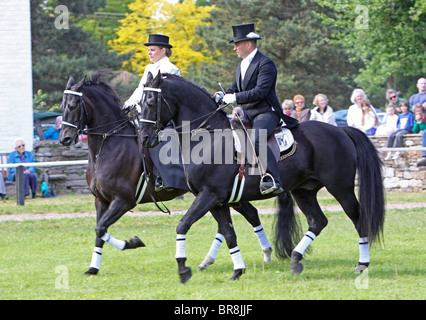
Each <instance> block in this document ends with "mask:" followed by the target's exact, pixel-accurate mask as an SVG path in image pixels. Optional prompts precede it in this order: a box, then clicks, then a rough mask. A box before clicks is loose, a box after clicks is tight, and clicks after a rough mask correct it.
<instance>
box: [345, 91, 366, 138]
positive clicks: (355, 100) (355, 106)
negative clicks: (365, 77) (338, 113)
mask: <svg viewBox="0 0 426 320" xmlns="http://www.w3.org/2000/svg"><path fill="white" fill-rule="evenodd" d="M364 98H367V95H366V94H365V92H364V90H362V89H354V91H352V95H351V102H352V105H351V106H350V107H349V109H348V115H347V116H346V121H347V123H348V126H350V127H355V128H357V129H360V130H362V109H361V102H362V100H363V99H364Z"/></svg>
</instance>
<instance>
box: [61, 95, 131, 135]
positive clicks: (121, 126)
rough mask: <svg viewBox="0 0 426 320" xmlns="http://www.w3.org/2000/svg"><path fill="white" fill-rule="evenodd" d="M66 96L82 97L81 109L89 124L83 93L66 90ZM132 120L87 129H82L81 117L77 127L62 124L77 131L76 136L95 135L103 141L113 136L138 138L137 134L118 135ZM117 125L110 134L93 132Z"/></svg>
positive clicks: (67, 123)
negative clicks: (81, 134)
mask: <svg viewBox="0 0 426 320" xmlns="http://www.w3.org/2000/svg"><path fill="white" fill-rule="evenodd" d="M64 94H72V95H75V96H79V97H80V107H81V108H82V110H83V111H84V114H85V115H86V122H87V118H88V113H87V107H86V103H85V102H84V99H83V93H82V92H78V91H73V90H64ZM130 120H133V119H131V118H128V119H122V120H117V121H114V122H110V123H107V124H103V125H101V126H98V127H93V128H85V129H82V126H83V117H81V119H80V124H79V125H75V124H72V123H70V122H66V121H62V124H64V125H66V126H69V127H72V128H75V129H77V134H76V135H77V136H78V135H79V134H80V133H83V134H88V135H94V136H102V137H103V139H104V140H105V139H107V138H108V137H110V136H112V135H116V136H118V137H131V138H133V137H137V135H135V134H133V135H129V134H117V132H118V131H120V130H121V129H124V127H125V126H126V125H127V122H129V121H130ZM116 123H118V125H117V126H116V127H114V128H113V129H112V130H110V131H108V132H105V133H98V132H92V131H93V130H97V129H100V128H103V127H107V126H110V125H112V124H116Z"/></svg>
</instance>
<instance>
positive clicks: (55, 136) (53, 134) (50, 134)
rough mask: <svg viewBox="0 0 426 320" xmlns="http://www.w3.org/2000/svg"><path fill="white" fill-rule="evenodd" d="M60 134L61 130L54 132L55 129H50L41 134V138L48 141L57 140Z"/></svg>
mask: <svg viewBox="0 0 426 320" xmlns="http://www.w3.org/2000/svg"><path fill="white" fill-rule="evenodd" d="M60 134H61V129H58V130H56V129H55V127H51V128H49V129H47V130H46V131H45V132H44V133H43V137H44V138H45V139H50V140H59V135H60Z"/></svg>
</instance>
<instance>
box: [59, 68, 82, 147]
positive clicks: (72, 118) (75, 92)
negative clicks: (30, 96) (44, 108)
mask: <svg viewBox="0 0 426 320" xmlns="http://www.w3.org/2000/svg"><path fill="white" fill-rule="evenodd" d="M77 87H79V86H78V85H76V84H75V83H74V78H73V77H72V76H71V77H70V78H69V79H68V83H67V86H66V87H65V90H64V95H63V97H62V104H61V110H62V120H63V121H62V129H61V133H60V136H59V141H60V142H61V143H62V144H63V145H64V146H69V145H71V143H73V142H74V143H77V142H78V135H79V134H80V132H81V130H83V129H84V127H85V126H86V121H87V114H86V117H84V116H83V114H84V113H87V111H86V105H85V102H84V99H83V93H82V92H80V91H79V88H77Z"/></svg>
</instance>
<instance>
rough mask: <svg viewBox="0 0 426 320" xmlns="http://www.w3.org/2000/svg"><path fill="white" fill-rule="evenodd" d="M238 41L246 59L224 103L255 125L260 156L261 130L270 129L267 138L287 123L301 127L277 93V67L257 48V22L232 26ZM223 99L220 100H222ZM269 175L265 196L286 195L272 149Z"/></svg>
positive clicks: (241, 55)
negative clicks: (237, 107)
mask: <svg viewBox="0 0 426 320" xmlns="http://www.w3.org/2000/svg"><path fill="white" fill-rule="evenodd" d="M232 29H233V33H234V38H233V39H232V40H231V41H230V42H229V43H233V44H234V51H235V52H236V53H237V56H238V57H239V58H241V59H242V61H241V63H240V64H239V65H238V67H237V72H236V74H235V79H234V81H233V83H232V86H231V87H230V88H229V89H228V90H226V94H225V95H224V96H223V98H222V100H223V102H224V103H226V104H231V103H235V102H236V103H238V104H240V105H241V106H242V108H243V110H244V114H245V116H246V117H247V119H248V120H249V121H250V122H251V123H252V125H253V129H254V130H255V141H254V146H255V151H256V154H257V156H258V157H259V144H260V143H261V142H260V141H259V129H266V130H267V131H266V133H267V137H269V136H270V135H272V134H273V132H274V130H275V128H276V127H277V126H278V124H279V122H280V118H281V119H283V120H284V122H285V124H286V126H287V127H288V128H293V127H295V126H296V125H297V124H298V121H297V120H296V119H294V118H291V117H289V116H286V115H285V114H284V112H283V110H282V108H281V104H280V102H279V100H278V97H277V94H276V93H275V83H276V80H277V68H276V66H275V64H274V62H273V61H272V60H271V59H270V58H268V57H267V56H265V55H263V54H262V53H261V52H260V51H259V50H258V49H257V40H260V39H261V37H260V36H259V35H258V34H257V33H256V31H255V28H254V23H249V24H241V25H235V26H232ZM219 99H220V97H217V93H216V101H218V100H219ZM266 172H268V173H269V174H270V175H271V176H272V177H273V179H271V178H270V177H269V176H268V175H266V176H264V178H262V179H261V183H260V186H259V187H260V191H261V193H262V194H268V193H271V192H273V193H274V194H279V193H281V192H283V188H282V185H281V181H280V176H279V172H278V165H277V163H276V161H275V157H274V155H273V153H272V151H271V150H270V149H269V147H268V153H267V166H266Z"/></svg>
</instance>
